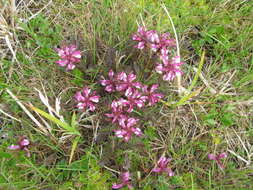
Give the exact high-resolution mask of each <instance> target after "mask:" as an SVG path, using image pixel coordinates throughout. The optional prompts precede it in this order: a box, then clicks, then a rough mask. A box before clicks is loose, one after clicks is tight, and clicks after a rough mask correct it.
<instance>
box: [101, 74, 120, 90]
mask: <svg viewBox="0 0 253 190" xmlns="http://www.w3.org/2000/svg"><path fill="white" fill-rule="evenodd" d="M108 76H109V79H107V80H106V79H104V78H103V79H102V80H100V84H101V85H102V86H105V91H107V92H114V91H115V90H116V84H117V80H116V79H115V78H114V72H113V70H110V71H109V73H108Z"/></svg>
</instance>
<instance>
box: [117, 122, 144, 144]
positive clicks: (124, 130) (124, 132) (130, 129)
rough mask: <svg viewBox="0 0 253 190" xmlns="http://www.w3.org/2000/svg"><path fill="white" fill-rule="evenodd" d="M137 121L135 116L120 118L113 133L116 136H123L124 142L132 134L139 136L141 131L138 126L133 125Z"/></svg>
mask: <svg viewBox="0 0 253 190" xmlns="http://www.w3.org/2000/svg"><path fill="white" fill-rule="evenodd" d="M137 122H138V119H135V118H126V117H125V118H121V119H120V120H119V125H120V127H121V128H120V129H118V130H115V135H116V136H117V137H118V138H123V139H124V141H125V142H128V141H129V140H130V139H131V137H132V135H133V134H135V135H136V136H141V135H142V132H141V130H140V128H138V127H134V126H135V125H136V124H137Z"/></svg>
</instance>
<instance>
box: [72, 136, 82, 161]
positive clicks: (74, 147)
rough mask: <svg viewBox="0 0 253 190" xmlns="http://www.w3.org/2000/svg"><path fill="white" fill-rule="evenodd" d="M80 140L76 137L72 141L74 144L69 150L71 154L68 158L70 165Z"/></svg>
mask: <svg viewBox="0 0 253 190" xmlns="http://www.w3.org/2000/svg"><path fill="white" fill-rule="evenodd" d="M79 140H80V136H78V137H76V138H75V139H74V142H73V144H72V148H71V152H70V157H69V164H70V163H71V161H72V159H73V156H74V153H75V150H76V147H77V145H78V142H79Z"/></svg>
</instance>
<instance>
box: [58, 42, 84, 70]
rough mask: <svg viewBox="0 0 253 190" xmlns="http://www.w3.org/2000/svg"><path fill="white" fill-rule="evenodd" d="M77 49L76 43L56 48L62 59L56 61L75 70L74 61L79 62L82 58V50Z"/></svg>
mask: <svg viewBox="0 0 253 190" xmlns="http://www.w3.org/2000/svg"><path fill="white" fill-rule="evenodd" d="M76 49H77V47H76V46H75V45H69V46H63V47H62V48H56V49H55V50H56V52H57V53H58V55H59V56H60V59H59V60H58V61H56V63H57V64H58V65H60V66H61V67H66V70H67V71H69V70H73V69H74V68H75V65H74V63H79V62H80V59H81V52H80V51H78V50H76Z"/></svg>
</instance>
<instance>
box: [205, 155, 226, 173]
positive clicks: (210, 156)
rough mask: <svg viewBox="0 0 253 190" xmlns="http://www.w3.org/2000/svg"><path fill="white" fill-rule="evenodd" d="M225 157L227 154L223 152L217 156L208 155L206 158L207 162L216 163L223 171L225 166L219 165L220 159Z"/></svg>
mask: <svg viewBox="0 0 253 190" xmlns="http://www.w3.org/2000/svg"><path fill="white" fill-rule="evenodd" d="M226 157H227V153H225V152H223V153H220V154H218V155H215V154H208V158H209V160H214V161H216V163H217V165H218V166H219V167H220V168H221V169H224V168H225V166H224V165H223V164H222V163H221V159H223V158H226Z"/></svg>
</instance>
